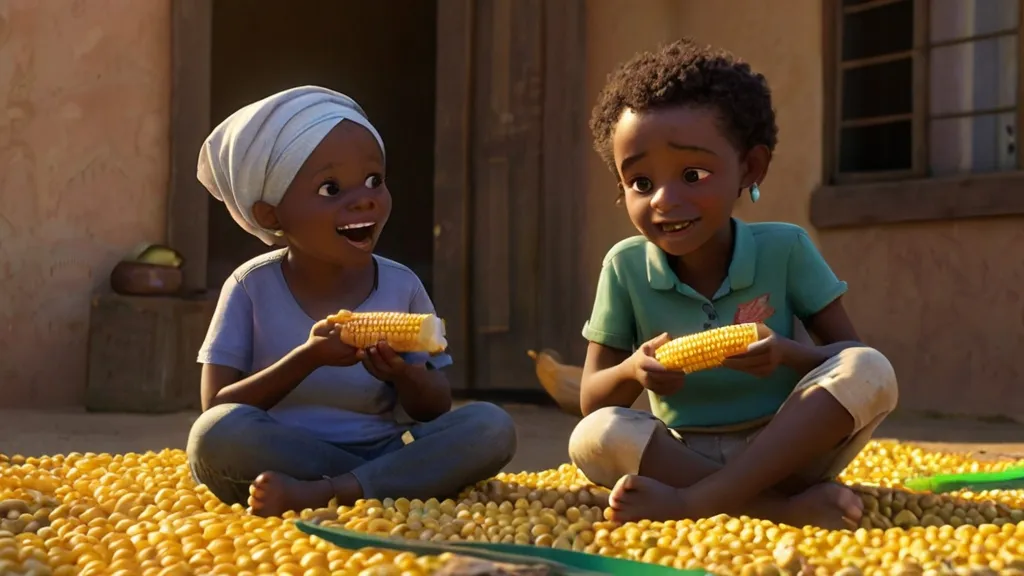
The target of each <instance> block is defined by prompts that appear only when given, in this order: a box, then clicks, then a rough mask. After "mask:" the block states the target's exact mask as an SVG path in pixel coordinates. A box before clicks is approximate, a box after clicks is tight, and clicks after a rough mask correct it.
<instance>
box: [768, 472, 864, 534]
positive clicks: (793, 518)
mask: <svg viewBox="0 0 1024 576" xmlns="http://www.w3.org/2000/svg"><path fill="white" fill-rule="evenodd" d="M789 508H790V510H789V514H788V515H787V516H789V517H788V518H787V519H786V520H785V522H786V523H787V524H790V525H792V526H798V527H803V526H808V525H810V526H817V527H820V528H828V529H829V530H842V529H844V528H846V529H851V530H852V529H855V528H856V527H857V524H858V523H859V522H860V518H861V516H863V515H864V502H863V501H862V500H861V499H860V497H859V496H857V494H856V493H854V491H853V490H850V489H849V488H847V487H846V486H843V485H842V484H839V483H838V482H822V483H821V484H815V485H814V486H811V487H810V488H808V489H807V490H804V491H803V492H801V493H800V494H797V495H796V496H793V497H792V498H790V499H789Z"/></svg>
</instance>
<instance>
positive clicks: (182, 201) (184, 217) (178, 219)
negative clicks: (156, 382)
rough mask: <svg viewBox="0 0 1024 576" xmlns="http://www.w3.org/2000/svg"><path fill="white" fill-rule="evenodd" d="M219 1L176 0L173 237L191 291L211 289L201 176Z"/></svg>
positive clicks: (169, 198) (173, 29)
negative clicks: (198, 175)
mask: <svg viewBox="0 0 1024 576" xmlns="http://www.w3.org/2000/svg"><path fill="white" fill-rule="evenodd" d="M212 48H213V2H211V1H210V0H171V166H170V167H171V171H170V180H169V182H168V190H167V242H168V244H169V245H170V246H171V247H173V248H174V249H175V250H177V251H178V252H180V253H181V254H182V256H184V258H185V264H184V266H183V272H184V284H183V286H182V287H183V289H184V290H185V291H186V293H189V294H196V293H205V292H206V290H207V288H208V286H207V285H206V263H207V259H208V257H209V252H208V250H209V238H208V236H209V228H208V226H209V212H210V203H209V202H210V201H209V198H208V196H209V194H208V193H207V191H206V189H205V188H203V185H202V184H200V183H199V180H198V179H197V178H196V165H197V162H198V159H199V148H200V147H201V146H202V145H203V141H205V140H206V136H207V135H208V134H209V133H210V130H211V129H212V126H211V125H210V70H211V59H212V56H213V50H212Z"/></svg>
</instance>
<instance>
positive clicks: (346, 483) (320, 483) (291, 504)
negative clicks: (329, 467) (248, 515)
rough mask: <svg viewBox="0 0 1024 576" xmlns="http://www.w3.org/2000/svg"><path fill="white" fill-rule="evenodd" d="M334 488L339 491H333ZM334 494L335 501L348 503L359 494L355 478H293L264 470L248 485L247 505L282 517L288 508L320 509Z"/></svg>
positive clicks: (261, 513) (264, 515)
mask: <svg viewBox="0 0 1024 576" xmlns="http://www.w3.org/2000/svg"><path fill="white" fill-rule="evenodd" d="M335 490H337V491H338V492H337V493H335ZM335 496H337V498H338V503H339V504H343V505H350V504H353V503H355V501H356V500H358V499H359V498H360V497H361V496H362V490H361V489H360V487H359V483H358V482H356V480H355V478H354V477H351V476H348V475H346V476H341V477H339V478H335V479H334V481H333V483H332V481H330V480H310V481H306V480H296V479H295V478H292V477H291V476H287V475H285V474H281V473H279V472H264V473H263V474H260V475H259V476H257V477H256V480H255V481H253V483H252V486H250V487H249V506H250V508H251V509H252V513H253V514H255V515H257V516H263V517H267V516H281V515H282V514H284V513H285V512H287V511H289V510H295V511H302V510H305V509H306V508H322V507H324V506H327V504H329V503H330V501H331V498H334V497H335Z"/></svg>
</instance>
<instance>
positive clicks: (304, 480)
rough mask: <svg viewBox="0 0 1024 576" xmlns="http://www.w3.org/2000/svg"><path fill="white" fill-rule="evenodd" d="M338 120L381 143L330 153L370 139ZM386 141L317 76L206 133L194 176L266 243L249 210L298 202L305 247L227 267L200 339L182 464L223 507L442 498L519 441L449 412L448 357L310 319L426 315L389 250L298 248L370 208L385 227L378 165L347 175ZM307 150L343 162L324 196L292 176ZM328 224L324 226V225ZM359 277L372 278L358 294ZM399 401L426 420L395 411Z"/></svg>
mask: <svg viewBox="0 0 1024 576" xmlns="http://www.w3.org/2000/svg"><path fill="white" fill-rule="evenodd" d="M344 121H348V122H352V123H354V124H357V125H359V126H362V127H363V128H365V129H366V131H368V132H369V134H370V135H372V137H373V139H375V140H376V143H377V144H378V145H379V146H380V155H376V154H374V158H371V159H366V158H358V157H352V158H340V159H339V158H334V157H333V156H334V155H335V154H356V152H355V151H359V152H358V153H359V154H362V151H363V150H364V149H365V148H366V147H367V146H371V144H369V142H372V141H371V140H370V139H369V136H367V135H366V134H364V133H361V132H359V131H358V130H355V131H353V130H348V131H347V132H345V131H339V132H337V133H335V132H334V131H335V129H339V130H340V129H342V128H343V126H342V125H341V123H342V122H344ZM345 139H348V140H345ZM328 142H330V144H328ZM354 143H359V145H358V146H356V145H355V144H354ZM322 144H323V148H321V145H322ZM346 146H348V147H346ZM374 152H376V151H374ZM383 153H384V142H383V140H382V139H381V136H380V134H379V133H378V132H377V130H376V129H375V128H374V127H373V125H372V124H370V122H369V120H367V117H366V114H365V113H363V111H362V109H361V108H360V107H359V105H358V104H356V102H355V101H353V100H352V99H351V98H349V97H347V96H345V95H343V94H339V93H337V92H334V91H332V90H328V89H325V88H319V87H316V86H305V87H301V88H294V89H291V90H286V91H284V92H280V93H278V94H275V95H273V96H270V97H268V98H265V99H263V100H260V101H258V102H254V103H253V104H250V105H248V106H245V107H244V108H242V109H241V110H239V111H237V112H235V113H234V114H232V115H231V116H230V117H228V118H227V119H226V120H225V121H224V122H222V123H221V124H220V125H219V126H217V127H216V128H215V129H214V130H213V133H212V134H210V136H209V138H207V139H206V142H205V143H204V144H203V147H202V150H201V152H200V155H199V165H198V176H199V180H200V181H201V182H202V183H203V185H204V186H206V188H207V189H208V190H209V191H210V193H211V194H213V196H214V197H216V198H217V199H218V200H221V201H223V202H224V204H225V205H226V206H227V209H228V211H229V212H230V213H231V216H232V217H233V218H234V220H235V221H236V222H237V223H238V225H239V226H241V227H242V228H243V229H245V230H246V231H248V232H249V233H251V234H253V235H255V236H257V237H259V238H260V239H261V240H263V241H264V242H265V243H267V244H274V243H275V238H277V237H280V236H281V235H282V233H281V232H280V231H277V230H272V229H268V228H265V227H264V226H263V225H261V224H260V220H259V219H258V218H257V216H256V214H255V213H254V209H253V208H254V206H257V204H258V203H260V202H262V203H266V204H268V205H270V206H273V207H275V211H276V212H277V213H278V215H280V213H282V211H283V210H284V208H285V207H286V206H289V205H290V206H293V207H294V206H295V204H294V202H298V203H300V204H302V209H300V210H297V211H295V212H293V213H292V214H293V216H294V214H300V217H298V218H299V219H298V220H294V219H293V220H290V225H291V226H292V228H290V229H289V230H288V234H289V237H290V238H292V239H294V240H296V244H301V246H300V245H295V246H289V247H288V248H283V249H278V250H274V251H272V252H269V253H267V254H264V255H261V256H258V257H256V258H253V259H252V260H250V261H248V262H246V263H244V264H242V265H241V266H239V267H238V269H237V270H235V272H234V274H232V275H231V277H229V278H228V279H227V281H226V282H225V283H224V286H223V288H222V289H221V292H220V297H219V300H218V302H217V308H216V311H215V313H214V316H213V319H212V321H211V323H210V328H209V330H208V332H207V336H206V340H205V341H204V343H203V345H202V347H201V348H200V351H199V358H198V360H199V362H200V363H202V364H203V365H204V368H203V381H202V386H201V388H202V401H203V408H204V412H203V414H202V415H201V416H200V417H199V419H198V420H197V421H196V422H195V424H194V425H193V427H192V430H191V432H190V434H189V442H188V450H187V451H188V457H189V464H190V467H191V469H192V473H193V476H194V477H195V479H196V481H197V482H200V483H203V484H206V485H207V487H208V488H209V489H210V490H211V492H213V493H214V494H215V495H216V496H217V497H218V498H220V499H221V500H222V501H224V502H226V503H229V504H233V503H244V502H248V503H249V504H250V506H251V507H252V510H253V512H254V513H256V514H260V515H278V514H281V513H283V512H284V511H286V510H293V509H294V510H301V509H304V508H307V507H312V508H318V507H321V506H325V505H327V503H328V502H329V501H330V500H331V498H335V497H336V498H338V500H339V503H341V504H352V503H354V502H355V500H356V499H357V498H363V497H365V498H384V497H388V496H391V497H399V496H404V497H407V498H422V499H427V498H430V497H440V496H444V495H447V494H452V493H456V492H458V491H459V490H460V489H461V488H463V487H464V486H467V485H469V484H473V483H475V482H478V481H480V480H483V479H486V478H488V477H490V476H492V475H494V474H496V473H498V472H499V471H500V470H501V468H502V467H504V465H505V464H507V463H508V462H509V460H511V458H512V456H513V455H514V453H515V444H516V433H515V425H514V424H513V422H512V420H511V418H510V417H509V416H508V414H507V413H505V412H504V411H502V410H501V409H500V408H498V407H496V406H494V405H492V404H487V403H482V402H480V403H475V404H472V405H469V406H464V407H462V408H459V409H456V410H449V408H450V406H451V392H450V388H449V385H448V383H447V380H445V378H444V375H443V373H442V372H441V371H440V369H441V368H444V367H446V366H448V365H450V364H451V362H452V361H451V358H450V357H449V356H448V355H447V354H440V355H436V356H432V357H430V356H427V355H425V354H404V355H397V354H395V353H394V351H392V350H390V348H387V347H386V345H383V344H382V345H380V346H377V347H373V348H370V349H369V350H366V351H362V350H360V351H355V350H353V349H351V348H349V347H347V346H345V345H343V344H341V340H340V338H339V337H338V335H337V332H336V331H335V330H336V328H334V327H333V326H332V325H331V324H329V323H327V322H326V321H321V322H316V323H314V321H313V319H312V318H311V317H310V316H309V315H308V314H307V313H306V310H324V309H330V310H331V311H336V310H337V309H338V308H339V307H341V306H342V304H341V303H345V304H344V307H351V308H354V309H357V310H360V311H398V312H413V313H433V312H434V306H433V304H432V303H431V301H430V298H429V296H428V295H427V293H426V290H425V289H424V288H423V284H422V283H421V282H420V280H419V278H417V277H416V275H415V274H414V273H413V272H412V271H411V270H409V269H408V268H407V267H405V266H403V265H401V264H399V263H397V262H393V261H391V260H388V259H386V258H381V257H379V256H376V255H372V257H371V259H372V263H373V265H372V266H368V265H367V264H365V259H359V262H362V263H361V264H359V265H358V266H356V264H353V262H355V261H354V260H347V259H345V258H341V259H338V260H337V262H333V263H329V262H326V261H323V260H318V258H317V255H316V254H303V253H302V252H301V251H303V250H306V249H312V250H316V249H319V244H316V245H315V246H314V245H313V244H310V242H317V243H319V242H324V243H331V242H332V241H333V242H334V243H336V242H337V241H338V240H337V237H336V236H334V234H335V233H337V234H341V235H344V233H343V231H342V230H341V229H337V225H336V222H337V219H346V218H347V219H353V218H359V219H361V220H366V219H367V218H370V216H367V214H369V213H371V212H372V213H373V214H374V216H373V217H374V218H375V219H376V220H375V222H374V224H375V225H376V226H377V228H378V229H379V227H381V226H383V224H384V222H383V220H386V218H387V214H388V213H389V211H390V204H391V200H390V193H389V192H388V190H387V187H386V186H385V185H384V183H383V179H382V177H383V175H380V176H381V178H380V179H378V178H376V176H374V177H373V178H371V179H368V180H367V182H369V181H370V180H373V182H374V185H373V186H370V185H369V184H367V185H365V186H354V185H350V184H351V183H349V184H345V183H344V182H342V180H346V181H348V180H350V179H352V178H356V177H358V178H359V179H362V178H365V176H362V174H366V173H367V171H380V170H382V168H383V167H382V166H381V162H382V161H383ZM314 154H316V155H317V158H318V160H317V164H319V163H320V161H321V160H323V161H325V162H326V163H328V164H330V165H331V166H334V165H337V166H341V168H330V167H328V168H325V170H340V172H338V173H331V174H333V176H334V177H335V180H336V181H335V182H333V183H332V185H331V186H332V188H331V191H330V192H331V193H330V194H326V195H325V194H321V193H320V191H321V190H323V189H324V186H322V185H321V184H320V183H319V182H320V180H315V182H312V183H310V185H311V186H310V189H307V182H306V181H305V180H301V181H300V180H297V181H296V183H295V184H296V185H295V186H293V182H292V181H293V180H296V175H298V174H300V169H301V168H302V167H303V165H304V163H305V162H306V161H307V159H309V158H310V157H311V156H312V155H314ZM314 170H315V169H314ZM301 173H302V174H305V172H301ZM317 174H318V175H319V172H317ZM303 178H305V176H303ZM352 182H355V180H352ZM346 185H349V188H348V189H346V190H343V189H342V187H343V186H346ZM318 186H319V187H320V188H319V189H318V188H317V187H318ZM286 191H287V193H288V195H289V196H288V200H286V201H284V202H283V203H282V201H283V200H284V198H285V193H286ZM292 194H297V195H298V196H295V197H294V198H293V197H292V196H291V195H292ZM303 203H304V204H303ZM360 206H361V207H362V208H360ZM260 208H261V211H262V209H263V208H265V207H263V206H262V205H261V207H260ZM371 208H372V210H371ZM357 209H360V210H362V211H361V212H358V213H357V212H354V210H357ZM325 216H326V218H325ZM263 222H264V224H266V223H267V222H268V221H267V220H266V219H264V220H263ZM325 223H326V224H327V225H329V226H330V228H332V230H330V232H329V233H327V234H326V235H324V234H321V233H322V232H323V225H324V224H325ZM310 232H313V234H310ZM300 234H302V235H303V236H302V241H301V242H299V241H298V238H299V235H300ZM346 237H347V236H346ZM211 241H216V239H215V238H211ZM365 245H368V246H371V248H370V249H372V244H365ZM327 252H328V253H329V252H330V250H328V251H327ZM363 254H365V252H364V253H363ZM300 255H302V256H303V257H301V258H300V257H298V256H300ZM346 262H347V264H346ZM339 263H340V264H339ZM325 264H326V265H325ZM303 265H305V266H306V267H307V268H305V269H303V270H299V267H300V266H303ZM345 266H349V267H350V268H351V266H356V268H354V269H348V270H346V269H345ZM286 268H287V269H288V270H289V271H290V272H289V273H288V274H286V273H285V269H286ZM369 274H373V277H372V280H373V282H372V286H373V288H372V289H371V291H370V293H369V296H367V295H366V292H365V286H367V285H369V282H366V280H367V279H369V276H368V275H369ZM303 282H307V283H310V284H309V285H308V286H307V285H303ZM350 285H351V286H352V287H351V289H347V287H348V286H350ZM323 286H342V287H343V288H341V289H338V290H337V291H338V292H340V293H338V294H333V293H329V294H327V295H325V296H321V297H319V298H318V297H312V296H310V294H316V293H318V291H319V293H321V294H322V293H323V289H322V287H323ZM297 288H298V289H297ZM296 294H301V295H302V297H301V298H300V297H297V296H296ZM360 300H362V303H361V304H358V306H355V305H354V304H352V303H355V302H359V301H360ZM332 306H333V308H331V307H332ZM396 412H397V414H401V413H402V412H404V413H407V414H408V415H409V416H412V417H413V418H416V419H417V420H419V421H420V422H422V423H408V419H405V421H404V422H400V421H399V418H398V417H397V414H396ZM455 446H457V447H458V449H454V450H453V447H455ZM425 462H429V463H430V464H431V466H427V467H424V466H423V463H425ZM406 470H409V471H410V472H409V473H408V474H406V473H404V472H405V471H406ZM269 471H272V472H269ZM411 471H415V475H414V473H413V472H411ZM250 484H251V485H252V496H251V497H250Z"/></svg>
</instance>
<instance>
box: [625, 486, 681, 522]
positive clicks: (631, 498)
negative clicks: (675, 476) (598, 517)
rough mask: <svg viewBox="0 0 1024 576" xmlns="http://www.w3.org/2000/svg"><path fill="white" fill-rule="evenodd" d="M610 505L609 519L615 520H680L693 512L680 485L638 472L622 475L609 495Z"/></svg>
mask: <svg viewBox="0 0 1024 576" xmlns="http://www.w3.org/2000/svg"><path fill="white" fill-rule="evenodd" d="M608 508H609V509H610V516H609V519H610V520H612V521H615V522H635V521H637V520H678V519H682V518H690V517H692V515H693V511H692V510H689V509H688V507H687V506H686V504H685V503H684V502H683V499H682V497H681V493H680V491H679V490H678V489H676V488H673V487H671V486H669V485H668V484H663V483H661V482H658V481H657V480H655V479H653V478H647V477H646V476H636V475H629V476H623V477H622V478H619V481H618V482H616V483H615V487H614V488H612V492H611V494H609V495H608Z"/></svg>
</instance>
